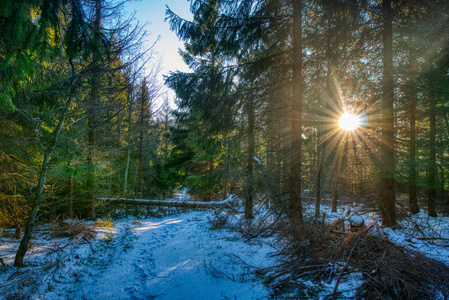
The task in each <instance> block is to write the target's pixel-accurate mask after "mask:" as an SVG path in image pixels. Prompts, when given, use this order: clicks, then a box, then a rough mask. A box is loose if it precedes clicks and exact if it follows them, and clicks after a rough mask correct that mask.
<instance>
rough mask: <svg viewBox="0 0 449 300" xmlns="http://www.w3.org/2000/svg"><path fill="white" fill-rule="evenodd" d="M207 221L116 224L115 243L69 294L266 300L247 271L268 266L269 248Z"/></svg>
mask: <svg viewBox="0 0 449 300" xmlns="http://www.w3.org/2000/svg"><path fill="white" fill-rule="evenodd" d="M207 216H209V217H210V216H211V214H210V213H206V212H189V213H183V214H180V215H176V216H169V217H166V218H164V219H153V220H149V219H148V220H142V221H135V222H133V223H129V222H128V223H119V224H117V226H118V228H119V231H118V232H117V237H116V238H115V240H116V242H115V243H113V245H109V246H108V247H104V248H103V249H102V250H101V251H97V252H96V256H95V257H94V258H93V259H92V260H91V263H90V266H89V265H88V264H86V272H81V273H84V274H83V275H82V276H81V277H80V278H79V281H78V283H77V284H75V285H72V287H71V290H67V291H66V292H67V293H69V294H70V295H71V297H73V298H76V299H83V298H84V299H161V300H162V299H210V300H213V299H266V298H267V297H268V296H267V291H266V289H265V288H264V287H263V285H262V284H261V283H259V282H257V281H255V280H254V278H253V276H252V275H250V274H249V273H248V272H250V271H251V270H252V269H251V268H249V267H248V265H252V266H258V267H260V266H262V265H265V266H267V265H268V261H267V258H266V256H267V254H268V253H269V252H270V251H271V248H270V247H269V246H268V245H267V244H266V243H263V242H262V241H261V240H252V241H251V243H245V242H243V241H242V238H241V237H240V236H239V234H238V233H235V232H229V231H226V230H210V229H209V227H210V223H208V219H207ZM244 262H245V263H244ZM246 264H248V265H246ZM93 265H94V266H96V267H94V268H92V266H93ZM61 296H62V295H61Z"/></svg>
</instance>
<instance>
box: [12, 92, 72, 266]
mask: <svg viewBox="0 0 449 300" xmlns="http://www.w3.org/2000/svg"><path fill="white" fill-rule="evenodd" d="M71 103H72V97H71V96H70V95H69V98H68V100H67V103H66V105H65V106H64V110H63V111H62V113H61V117H60V119H59V122H58V125H57V127H56V130H55V131H54V133H53V138H52V141H51V143H50V145H49V146H48V147H47V149H45V150H44V160H43V162H42V167H41V171H40V174H39V179H38V182H37V187H36V192H35V193H34V199H33V205H32V207H31V212H30V215H29V217H28V220H27V223H26V225H25V232H24V234H23V237H22V240H21V241H20V245H19V248H18V249H17V252H16V257H15V258H14V266H15V267H22V266H23V258H24V257H25V254H26V253H27V251H28V245H29V242H30V238H31V232H32V231H33V228H34V222H35V220H36V216H37V212H38V210H39V206H40V205H41V203H42V199H43V195H44V185H45V179H46V177H47V172H48V169H49V167H50V158H51V155H52V153H53V150H54V149H55V147H56V144H57V143H58V139H59V135H60V133H61V130H62V128H63V125H64V120H65V117H66V114H67V111H68V109H69V107H70V104H71Z"/></svg>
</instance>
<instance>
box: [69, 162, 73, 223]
mask: <svg viewBox="0 0 449 300" xmlns="http://www.w3.org/2000/svg"><path fill="white" fill-rule="evenodd" d="M69 218H70V219H73V172H72V170H70V178H69Z"/></svg>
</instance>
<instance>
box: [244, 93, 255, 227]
mask: <svg viewBox="0 0 449 300" xmlns="http://www.w3.org/2000/svg"><path fill="white" fill-rule="evenodd" d="M246 110H247V112H246V113H247V115H248V166H247V168H248V169H247V172H248V173H247V178H248V183H247V198H246V202H245V219H247V220H248V219H252V218H253V202H254V155H255V137H254V122H255V120H254V119H255V118H254V99H253V96H252V95H249V97H248V99H247V107H246Z"/></svg>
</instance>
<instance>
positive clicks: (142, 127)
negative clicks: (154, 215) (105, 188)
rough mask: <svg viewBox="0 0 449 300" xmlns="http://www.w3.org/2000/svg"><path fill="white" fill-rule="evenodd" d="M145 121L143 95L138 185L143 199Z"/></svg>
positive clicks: (143, 98)
mask: <svg viewBox="0 0 449 300" xmlns="http://www.w3.org/2000/svg"><path fill="white" fill-rule="evenodd" d="M144 84H145V81H144ZM142 88H144V87H142ZM144 119H145V97H144V95H143V94H142V99H141V103H140V126H139V127H140V128H139V154H138V155H139V174H138V184H139V194H140V196H141V197H142V196H143V140H144V126H145V120H144Z"/></svg>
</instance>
